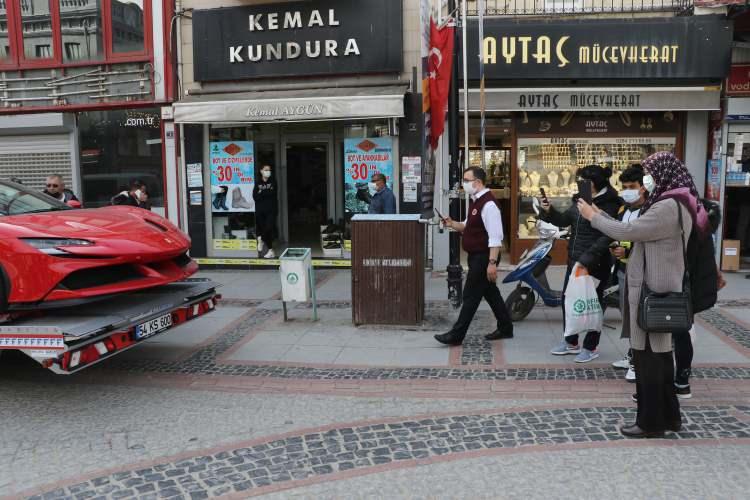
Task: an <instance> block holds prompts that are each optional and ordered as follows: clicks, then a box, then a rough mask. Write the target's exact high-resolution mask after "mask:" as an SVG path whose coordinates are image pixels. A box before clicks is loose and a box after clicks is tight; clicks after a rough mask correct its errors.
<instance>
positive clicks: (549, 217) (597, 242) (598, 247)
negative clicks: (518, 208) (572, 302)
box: [540, 186, 622, 280]
mask: <svg viewBox="0 0 750 500" xmlns="http://www.w3.org/2000/svg"><path fill="white" fill-rule="evenodd" d="M577 202H578V195H576V196H574V197H573V204H572V205H571V206H570V208H568V209H567V210H566V211H565V212H558V211H557V210H555V209H554V207H553V208H550V211H549V212H547V213H545V212H544V211H542V213H541V214H540V218H541V219H542V220H544V221H547V222H550V223H552V224H554V225H556V226H558V227H568V226H570V231H571V232H570V240H569V241H568V259H569V260H570V261H571V262H580V263H581V264H582V265H584V266H586V268H587V269H588V270H589V273H591V275H592V276H594V277H596V278H597V279H600V280H604V279H606V278H607V277H608V276H609V272H610V268H611V266H612V257H611V255H610V253H609V244H610V243H612V241H613V240H612V238H610V237H609V236H606V235H605V234H603V233H602V232H600V231H598V230H596V229H594V228H593V227H591V222H589V221H587V220H586V219H584V218H583V217H581V214H580V213H579V212H578V204H577ZM594 204H595V205H596V206H597V207H598V208H599V209H601V210H603V211H604V212H606V213H607V214H609V215H610V216H611V217H612V218H617V212H618V211H619V210H620V207H621V206H622V200H620V198H619V197H618V196H617V191H615V189H614V188H613V187H612V186H608V187H607V190H606V191H605V192H604V193H603V194H601V195H599V196H597V197H595V198H594Z"/></svg>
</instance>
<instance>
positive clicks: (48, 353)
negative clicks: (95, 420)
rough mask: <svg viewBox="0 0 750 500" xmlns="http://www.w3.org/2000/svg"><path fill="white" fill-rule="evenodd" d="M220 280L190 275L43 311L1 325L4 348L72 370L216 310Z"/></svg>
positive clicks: (55, 369) (64, 371)
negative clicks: (92, 300) (107, 296)
mask: <svg viewBox="0 0 750 500" xmlns="http://www.w3.org/2000/svg"><path fill="white" fill-rule="evenodd" d="M218 286H219V285H218V284H217V283H215V282H213V281H210V280H207V279H202V278H190V279H186V280H183V281H177V282H174V283H170V284H168V285H164V286H160V287H156V288H149V289H146V290H141V291H138V292H132V293H127V294H121V295H117V296H115V297H111V298H109V299H105V300H101V301H97V302H93V303H90V304H86V305H83V306H78V307H70V308H65V309H52V310H43V311H37V312H34V313H32V314H30V315H27V316H24V317H21V318H16V319H14V320H12V321H10V322H7V323H3V324H0V351H2V350H17V351H21V352H23V353H24V354H26V355H28V356H30V357H31V358H33V359H34V360H36V361H37V362H38V363H40V364H41V365H42V366H43V367H45V368H49V369H50V370H51V371H53V372H54V373H57V374H61V375H64V374H72V373H76V372H78V371H81V370H83V369H85V368H88V367H90V366H93V365H95V364H97V363H99V362H101V361H104V360H105V359H108V358H111V357H112V356H115V355H117V354H120V353H121V352H124V351H126V350H128V349H131V348H133V347H135V346H136V345H138V344H140V343H142V342H144V341H146V340H148V339H151V338H153V337H155V336H157V335H160V334H162V333H164V332H165V331H168V330H169V329H171V328H173V327H174V326H177V325H180V324H182V323H185V322H187V321H190V320H192V319H194V318H197V317H199V316H203V315H204V314H207V313H209V312H211V311H212V310H214V308H215V307H216V303H217V301H218V300H219V299H220V298H221V296H220V295H218V293H217V292H216V288H217V287H218Z"/></svg>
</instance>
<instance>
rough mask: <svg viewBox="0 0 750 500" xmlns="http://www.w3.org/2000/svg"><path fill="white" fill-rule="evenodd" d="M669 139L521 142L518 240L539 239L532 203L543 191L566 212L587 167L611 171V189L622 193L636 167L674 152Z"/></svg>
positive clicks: (634, 138)
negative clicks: (624, 176)
mask: <svg viewBox="0 0 750 500" xmlns="http://www.w3.org/2000/svg"><path fill="white" fill-rule="evenodd" d="M675 142H676V141H675V139H674V138H670V137H565V138H551V137H547V138H528V139H519V140H518V191H519V193H520V196H519V204H520V209H519V220H518V237H519V238H522V239H524V238H537V237H538V235H537V232H536V227H535V222H536V216H535V212H534V210H533V206H532V203H533V200H534V198H535V197H539V196H540V188H543V189H544V191H545V194H546V195H547V197H548V199H549V200H550V203H551V204H552V205H553V206H554V207H555V208H557V209H558V210H561V211H564V210H566V209H567V208H568V207H569V206H570V203H571V200H570V198H571V196H573V195H574V194H575V193H577V192H578V187H577V185H576V171H577V170H578V169H579V168H581V167H585V166H587V165H592V164H596V165H601V166H603V167H611V168H612V170H613V175H612V178H611V182H612V185H613V186H614V187H615V189H617V190H618V191H619V190H620V189H621V185H620V181H619V177H620V174H621V173H622V171H623V170H625V169H626V168H627V167H629V166H630V165H632V164H634V163H641V161H643V160H644V159H645V158H647V157H648V156H649V155H651V154H653V153H656V152H658V151H671V152H674V149H675Z"/></svg>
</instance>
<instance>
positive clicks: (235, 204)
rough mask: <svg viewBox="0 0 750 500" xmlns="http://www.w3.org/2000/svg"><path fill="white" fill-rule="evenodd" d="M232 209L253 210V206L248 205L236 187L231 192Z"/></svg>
mask: <svg viewBox="0 0 750 500" xmlns="http://www.w3.org/2000/svg"><path fill="white" fill-rule="evenodd" d="M232 208H245V209H248V210H252V209H253V208H255V205H253V204H252V203H249V202H248V201H247V200H246V199H245V196H244V195H243V194H242V190H241V189H240V188H239V187H236V188H234V189H233V190H232Z"/></svg>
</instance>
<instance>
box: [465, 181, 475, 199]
mask: <svg viewBox="0 0 750 500" xmlns="http://www.w3.org/2000/svg"><path fill="white" fill-rule="evenodd" d="M463 186H464V191H466V193H467V194H468V195H469V196H471V195H473V194H476V192H477V190H476V188H475V187H474V181H471V182H464V183H463Z"/></svg>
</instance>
